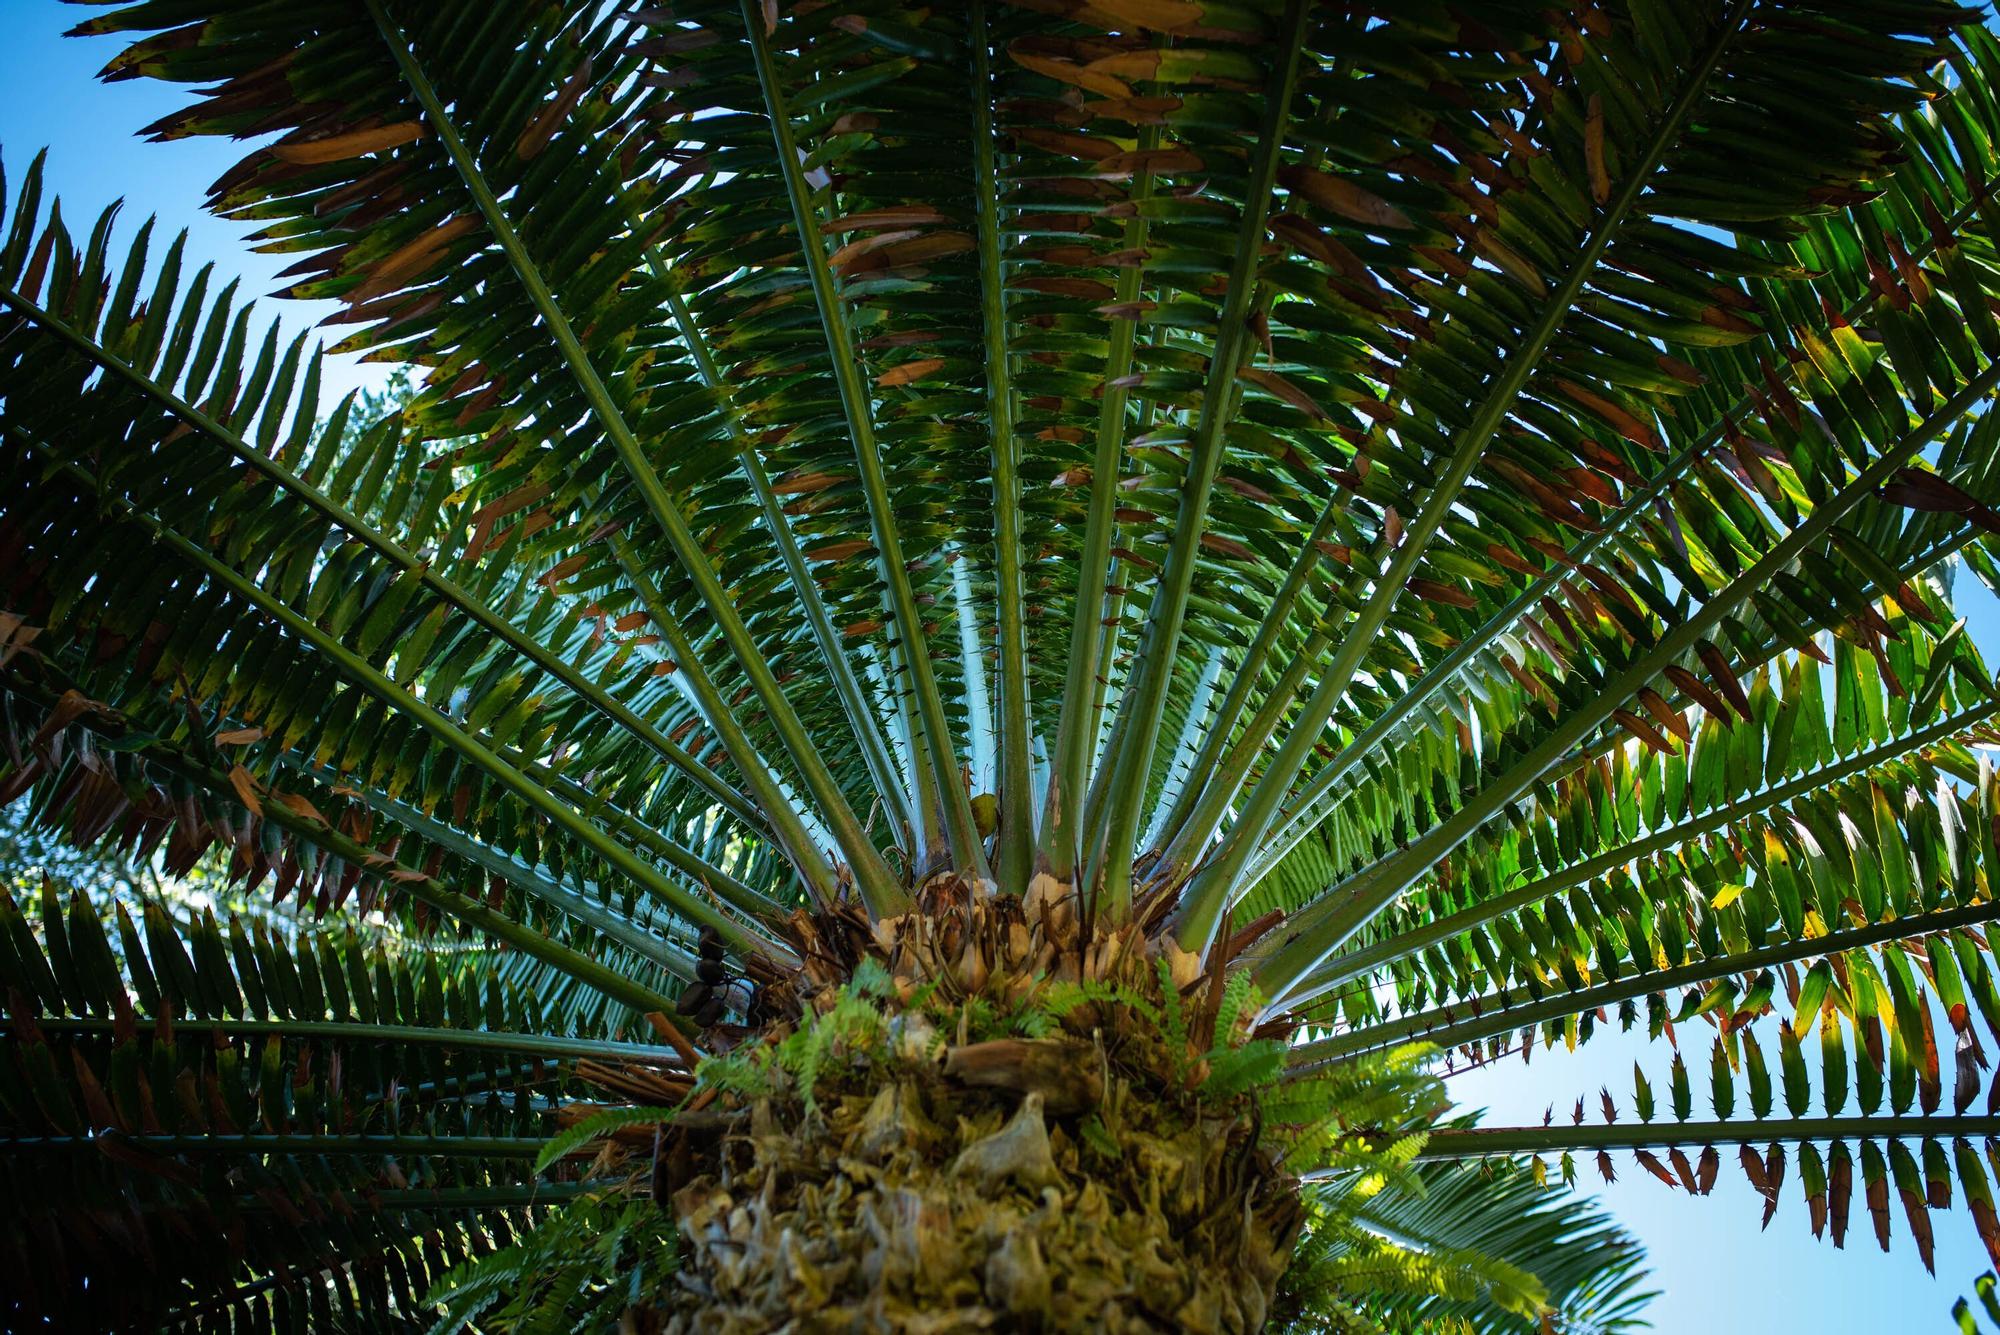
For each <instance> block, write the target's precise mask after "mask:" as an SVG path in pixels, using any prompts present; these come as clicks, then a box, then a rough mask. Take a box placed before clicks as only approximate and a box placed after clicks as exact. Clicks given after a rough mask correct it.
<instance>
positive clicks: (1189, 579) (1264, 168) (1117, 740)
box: [1089, 0, 1311, 922]
mask: <svg viewBox="0 0 2000 1335" xmlns="http://www.w3.org/2000/svg"><path fill="white" fill-rule="evenodd" d="M1310 10H1311V6H1309V5H1307V4H1305V3H1304V2H1303V0H1289V2H1288V3H1287V5H1286V7H1285V17H1284V20H1283V23H1282V26H1281V28H1280V31H1281V33H1282V34H1283V35H1282V36H1281V37H1280V38H1279V41H1280V42H1281V43H1282V46H1281V48H1280V50H1281V54H1280V55H1279V57H1278V59H1279V67H1278V68H1277V69H1276V70H1275V71H1273V74H1272V78H1271V80H1270V83H1269V84H1268V86H1267V87H1266V88H1265V90H1264V108H1265V110H1264V122H1263V125H1262V126H1261V127H1260V128H1259V131H1258V139H1257V148H1256V152H1255V155H1254V157H1253V159H1252V162H1251V166H1250V171H1249V173H1248V175H1247V177H1246V178H1245V179H1246V182H1247V183H1246V186H1245V194H1244V198H1243V205H1242V209H1243V212H1242V216H1241V217H1240V218H1239V219H1238V221H1237V229H1236V250H1235V254H1234V255H1233V256H1232V257H1231V259H1230V263H1229V277H1228V289H1227V295H1226V296H1225V297H1224V298H1223V304H1222V309H1221V311H1220V312H1219V314H1218V317H1217V321H1216V330H1215V340H1214V343H1213V345H1212V346H1211V348H1210V349H1209V354H1208V374H1207V376H1206V378H1205V381H1204V384H1203V387H1202V397H1201V410H1200V414H1199V416H1198V418H1197V421H1196V425H1195V430H1194V438H1193V440H1192V441H1191V442H1190V443H1189V446H1188V469H1187V476H1186V478H1185V479H1184V480H1183V482H1182V484H1181V493H1180V508H1179V513H1178V514H1177V515H1176V516H1175V519H1174V532H1173V537H1172V538H1171V539H1170V540H1169V541H1168V544H1167V554H1166V556H1165V557H1164V558H1162V561H1161V565H1160V572H1159V580H1158V583H1157V585H1156V587H1155V588H1154V590H1153V597H1152V603H1151V605H1150V606H1149V607H1148V608H1147V612H1146V628H1145V630H1144V631H1143V632H1142V633H1141V638H1140V642H1139V643H1140V648H1139V657H1138V661H1137V662H1136V663H1135V665H1134V667H1133V674H1134V675H1133V679H1132V680H1131V681H1130V682H1129V683H1127V685H1126V689H1125V690H1124V692H1123V693H1122V694H1121V696H1120V697H1119V701H1118V712H1117V717H1116V721H1115V723H1114V725H1113V728H1112V740H1111V747H1110V752H1111V775H1110V779H1109V782H1108V785H1107V786H1106V788H1105V790H1104V791H1105V794H1106V796H1105V800H1104V803H1103V816H1102V818H1101V820H1100V821H1098V822H1097V823H1096V824H1094V825H1093V826H1092V829H1093V831H1094V833H1093V835H1092V838H1093V840H1095V841H1096V842H1097V844H1098V847H1099V848H1100V849H1101V852H1099V853H1098V854H1097V855H1096V858H1095V862H1094V866H1093V868H1092V875H1091V881H1092V886H1093V889H1092V892H1091V894H1090V896H1089V901H1090V903H1091V905H1092V908H1093V910H1094V911H1095V912H1097V913H1100V914H1104V915H1108V917H1109V919H1110V920H1111V921H1114V922H1117V921H1122V920H1123V919H1124V918H1126V917H1127V916H1128V915H1129V914H1130V913H1131V910H1132V859H1133V857H1134V855H1135V854H1136V853H1137V851H1138V850H1137V848H1136V844H1137V842H1138V837H1139V818H1140V811H1141V809H1142V807H1143V805H1144V803H1145V800H1146V787H1147V783H1146V779H1147V775H1148V774H1150V773H1151V770H1152V762H1153V752H1154V748H1155V747H1156V746H1157V745H1158V742H1159V733H1160V722H1161V719H1162V717H1163V716H1164V715H1165V712H1166V707H1167V686H1168V683H1169V681H1170V680H1171V678H1172V675H1173V666H1174V659H1175V656H1176V653H1177V651H1178V650H1179V648H1180V638H1181V627H1182V623H1183V621H1184V620H1185V619H1186V616H1187V606H1188V595H1189V593H1190V591H1191V590H1192V589H1193V587H1194V572H1195V565H1196V562H1197V561H1198V560H1199V559H1200V548H1201V536H1202V532H1203V530H1204V529H1205V528H1206V527H1207V523H1208V504H1209V497H1210V492H1211V491H1212V490H1213V489H1214V486H1215V477H1216V473H1217V471H1218V470H1219V469H1220V467H1221V465H1222V453H1223V435H1224V428H1225V427H1226V426H1227V425H1228V422H1229V418H1230V415H1231V413H1232V412H1233V411H1234V408H1235V404H1236V399H1237V395H1238V393H1239V392H1240V391H1239V389H1238V385H1237V373H1238V372H1239V371H1240V370H1241V369H1242V366H1243V362H1244V358H1245V356H1246V354H1247V353H1248V351H1249V349H1250V346H1251V331H1250V314H1251V310H1252V307H1253V305H1254V299H1255V296H1256V287H1257V273H1258V264H1259V261H1260V259H1261V257H1262V253H1263V248H1264V233H1265V221H1266V220H1267V219H1268V218H1269V217H1270V212H1271V194H1272V191H1273V189H1274V188H1275V186H1276V184H1277V179H1278V162H1279V159H1280V158H1281V157H1282V156H1283V151H1284V141H1285V127H1286V124H1287V122H1289V121H1290V119H1291V115H1292V103H1293V100H1294V99H1295V98H1296V97H1297V95H1298V86H1299V59H1300V51H1301V49H1302V47H1303V44H1304V38H1305V29H1306V22H1307V18H1308V16H1309V12H1310ZM1093 481H1094V479H1093Z"/></svg>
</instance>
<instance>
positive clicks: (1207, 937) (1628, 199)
mask: <svg viewBox="0 0 2000 1335" xmlns="http://www.w3.org/2000/svg"><path fill="white" fill-rule="evenodd" d="M1755 2H1756V0H1734V3H1733V4H1731V6H1730V8H1729V11H1728V13H1727V14H1726V15H1725V16H1724V18H1723V21H1722V26H1721V28H1720V30H1719V31H1718V32H1717V33H1716V35H1715V38H1714V40H1712V41H1711V42H1710V43H1709V47H1708V50H1707V51H1706V52H1705V53H1704V54H1703V57H1702V60H1701V62H1700V63H1699V64H1698V65H1696V66H1695V67H1694V68H1693V69H1692V70H1690V71H1689V74H1688V79H1687V82H1686V83H1685V84H1684V85H1683V86H1682V88H1681V90H1680V92H1679V93H1678V94H1677V95H1676V96H1675V98H1674V100H1673V102H1672V103H1671V104H1670V105H1669V106H1668V108H1667V110H1666V113H1665V114H1664V115H1663V116H1662V117H1661V120H1660V124H1659V125H1658V126H1657V127H1655V129H1654V132H1653V136H1652V138H1651V140H1650V141H1649V142H1648V143H1647V145H1646V147H1645V148H1644V150H1642V151H1641V152H1640V153H1639V155H1638V156H1637V158H1636V159H1635V161H1634V162H1633V165H1632V169H1631V170H1630V171H1629V172H1627V173H1626V175H1625V177H1624V179H1623V180H1622V181H1621V182H1620V183H1619V187H1618V191H1617V193H1616V194H1615V195H1613V196H1612V197H1611V199H1610V201H1609V202H1608V203H1607V204H1606V205H1605V207H1604V212H1603V214H1602V215H1601V216H1600V217H1599V218H1598V219H1597V221H1596V223H1595V224H1594V225H1593V226H1592V227H1591V229H1590V235H1589V237H1588V238H1587V239H1586V240H1585V241H1584V244H1583V248H1582V249H1581V250H1580V251H1579V252H1578V253H1577V255H1576V258H1575V259H1574V260H1573V261H1572V262H1571V263H1570V266H1569V269H1568V271H1567V272H1566V273H1565V274H1564V275H1563V279H1562V282H1560V283H1559V284H1557V285H1556V287H1555V289H1554V290H1553V291H1551V292H1550V293H1549V295H1548V296H1547V297H1546V298H1545V299H1544V300H1543V302H1542V304H1541V308H1540V313H1539V314H1538V315H1537V317H1536V319H1535V321H1534V323H1533V324H1532V325H1531V326H1529V328H1528V330H1527V331H1526V333H1525V334H1524V335H1523V337H1522V338H1521V339H1520V341H1519V342H1518V344H1516V345H1515V346H1514V347H1513V348H1512V349H1511V351H1510V354H1509V356H1508V357H1507V361H1506V364H1505V366H1504V367H1503V368H1502V370H1501V372H1500V376H1499V379H1498V380H1496V381H1495V382H1494V384H1493V386H1492V387H1491V388H1490V389H1489V390H1488V391H1487V394H1486V397H1485V398H1484V399H1483V400H1482V401H1481V403H1480V405H1479V410H1478V411H1477V412H1476V413H1474V415H1473V418H1472V420H1471V421H1470V422H1469V423H1468V424H1467V425H1466V427H1465V430H1464V431H1463V432H1462V433H1461V434H1460V435H1459V436H1458V438H1457V441H1456V443H1455V444H1454V445H1453V447H1452V453H1451V457H1450V459H1449V460H1447V461H1446V463H1445V465H1444V467H1443V468H1441V469H1439V471H1438V480H1437V482H1436V484H1435V485H1434V486H1433V487H1432V488H1431V491H1430V494H1429V495H1428V496H1427V497H1426V498H1425V500H1424V504H1423V508H1422V509H1420V510H1419V511H1418V512H1417V517H1416V518H1415V519H1414V520H1412V521H1411V523H1410V525H1409V527H1408V528H1407V529H1406V530H1405V531H1404V533H1403V535H1402V539H1401V542H1400V545H1399V546H1398V547H1397V548H1396V550H1395V552H1394V554H1393V555H1391V556H1390V557H1389V562H1388V565H1387V566H1386V567H1385V568H1383V570H1382V572H1381V574H1380V575H1379V577H1378V578H1377V580H1376V583H1375V588H1374V591H1373V592H1372V593H1370V595H1369V597H1368V601H1367V603H1366V604H1364V605H1363V607H1362V609H1361V611H1360V613H1359V614H1357V615H1356V617H1355V619H1354V620H1353V622H1352V623H1350V624H1349V625H1348V626H1347V628H1346V630H1345V632H1344V636H1343V638H1342V639H1341V640H1340V642H1339V646H1338V647H1337V648H1336V649H1335V651H1334V654H1333V658H1332V659H1331V660H1330V661H1329V662H1328V663H1327V664H1326V665H1325V666H1324V667H1322V668H1321V670H1320V672H1319V680H1318V682H1317V684H1316V685H1315V686H1314V688H1313V693H1312V696H1311V697H1310V698H1309V699H1308V701H1307V703H1306V704H1305V706H1304V707H1303V708H1302V710H1301V711H1300V717H1299V718H1298V719H1297V720H1296V721H1295V722H1294V723H1293V725H1292V731H1291V732H1290V733H1289V734H1288V735H1287V737H1286V739H1285V742H1284V745H1283V746H1281V747H1280V748H1279V750H1278V753H1277V755H1276V756H1274V757H1273V758H1272V761H1271V764H1270V765H1269V766H1268V767H1267V768H1266V769H1265V771H1264V774H1263V777H1262V778H1261V779H1260V780H1259V781H1258V783H1257V785H1256V787H1255V788H1253V789H1252V790H1251V792H1250V795H1249V796H1248V798H1246V799H1245V800H1244V802H1243V805H1242V807H1241V809H1240V810H1239V811H1238V812H1237V816H1236V821H1235V823H1234V824H1233V825H1232V826H1231V827H1230V830H1229V833H1228V834H1226V835H1225V836H1224V837H1223V840H1222V843H1221V845H1220V847H1218V848H1217V849H1216V850H1215V852H1214V854H1213V855H1212V856H1211V857H1210V859H1209V860H1208V862H1207V864H1206V865H1205V866H1204V867H1203V868H1202V869H1201V870H1200V871H1198V872H1197V873H1196V874H1195V876H1194V878H1193V879H1192V880H1191V881H1189V882H1188V886H1187V890H1186V892H1185V893H1184V895H1183V897H1182V900H1181V906H1180V909H1179V914H1180V926H1179V936H1180V940H1181V944H1182V945H1183V946H1184V947H1186V948H1187V949H1190V950H1196V951H1205V950H1206V949H1207V948H1208V945H1209V942H1210V941H1211V940H1212V939H1213V938H1214V936H1215V931H1216V927H1217V925H1218V924H1219V923H1220V922H1221V920H1222V914H1223V912H1224V910H1225V909H1226V907H1227V906H1228V903H1229V900H1230V898H1231V896H1232V895H1233V894H1234V893H1235V891H1236V889H1237V887H1238V886H1239V885H1240V884H1241V879H1242V876H1243V872H1244V868H1245V867H1246V866H1247V865H1248V864H1249V861H1250V858H1251V855H1252V854H1254V853H1255V852H1256V851H1257V848H1258V846H1259V845H1260V844H1262V843H1263V840H1264V836H1265V833H1266V832H1267V831H1268V830H1269V829H1270V826H1271V823H1272V821H1273V820H1275V819H1276V817H1277V813H1278V808H1279V806H1280V805H1281V804H1282V803H1283V802H1284V799H1285V795H1286V794H1287V793H1288V792H1289V791H1290V789H1291V786H1292V781H1293V780H1294V779H1295V778H1296V777H1297V776H1298V774H1299V773H1300V772H1301V771H1302V770H1303V769H1304V768H1305V765H1306V762H1307V760H1308V759H1309V758H1310V757H1311V755H1312V752H1313V748H1314V747H1316V746H1318V745H1319V744H1320V741H1321V740H1322V737H1321V734H1322V733H1323V732H1324V731H1325V729H1326V724H1327V720H1329V719H1330V718H1332V717H1333V712H1334V710H1335V709H1337V708H1339V706H1340V702H1341V700H1342V699H1343V698H1344V697H1345V695H1346V693H1347V688H1348V686H1349V685H1350V684H1351V683H1352V682H1353V680H1354V673H1355V670H1356V669H1357V668H1359V667H1360V665H1361V660H1362V658H1363V657H1364V656H1365V655H1366V654H1367V652H1368V650H1369V648H1370V647H1371V645H1372V643H1373V641H1374V639H1375V637H1376V635H1378V634H1379V633H1380V632H1381V630H1382V626H1383V624H1384V623H1385V622H1386V621H1387V620H1388V618H1389V613H1390V611H1391V610H1392V609H1393V608H1394V606H1395V604H1396V601H1397V599H1399V598H1400V597H1402V595H1403V590H1404V586H1405V585H1406V584H1407V583H1408V581H1409V579H1410V577H1411V575H1412V574H1414V573H1415V571H1416V568H1417V563H1418V561H1419V560H1421V559H1422V557H1423V555H1424V553H1425V551H1426V550H1427V549H1428V547H1429V545H1430V540H1431V538H1432V537H1433V536H1435V535H1436V533H1437V531H1438V529H1439V528H1440V527H1441V526H1442V525H1443V524H1444V520H1445V516H1446V515H1447V514H1448V513H1449V512H1450V510H1451V507H1452V506H1453V505H1454V504H1455V503H1456V502H1457V500H1458V494H1459V491H1460V490H1461V489H1462V488H1463V487H1464V486H1465V483H1466V481H1467V479H1469V478H1470V477H1471V476H1472V471H1473V469H1474V468H1475V467H1476V466H1477V465H1478V463H1479V460H1480V458H1481V457H1482V456H1483V455H1484V454H1485V452H1486V447H1487V446H1488V444H1489V443H1491V441H1492V439H1493V435H1494V433H1495V432H1496V431H1498V430H1499V429H1500V425H1501V423H1502V422H1504V421H1505V420H1506V419H1507V415H1508V414H1509V413H1510V412H1512V411H1513V408H1514V404H1515V401H1516V400H1517V399H1518V398H1519V397H1520V394H1521V391H1522V390H1523V389H1525V388H1526V387H1527V383H1528V377H1529V376H1530V375H1531V374H1532V373H1533V372H1534V370H1535V368H1536V366H1538V365H1539V364H1540V362H1541V358H1542V354H1543V353H1544V352H1545V351H1547V349H1548V346H1549V343H1550V341H1551V340H1552V339H1554V337H1555V335H1556V332H1557V330H1559V329H1560V328H1561V327H1562V323H1563V321H1564V320H1565V319H1566V318H1568V316H1569V313H1570V308H1571V307H1572V306H1574V305H1575V304H1576V300H1577V297H1578V295H1579V294H1580V293H1581V292H1582V291H1583V286H1584V284H1585V283H1586V282H1588V281H1589V279H1590V276H1591V275H1592V274H1593V273H1595V272H1596V270H1597V264H1598V261H1599V260H1600V259H1602V258H1603V255H1604V252H1605V249H1606V248H1607V247H1608V246H1609V245H1610V244H1611V240H1612V238H1613V237H1614V236H1615V235H1616V234H1617V232H1618V230H1619V228H1620V227H1621V226H1622V225H1623V224H1624V222H1625V220H1626V219H1627V218H1628V217H1629V216H1630V215H1631V213H1632V211H1633V210H1634V209H1635V208H1636V207H1637V206H1638V203H1639V200H1640V198H1641V197H1642V196H1643V195H1644V193H1645V190H1646V185H1647V183H1648V182H1649V181H1651V180H1652V179H1653V175H1654V173H1655V172H1656V171H1658V169H1659V166H1660V164H1661V162H1662V161H1664V160H1665V158H1666V156H1667V154H1668V153H1669V152H1670V151H1671V150H1672V149H1673V147H1674V145H1675V144H1677V143H1678V142H1679V141H1680V137H1681V131H1682V129H1683V127H1684V126H1685V125H1686V123H1687V120H1688V117H1689V116H1690V115H1691V114H1692V113H1693V111H1694V108H1695V107H1696V106H1697V105H1698V104H1699V103H1700V102H1701V100H1702V98H1703V96H1704V95H1705V94H1706V92H1707V89H1708V85H1709V81H1710V79H1711V78H1712V77H1713V76H1714V74H1715V71H1716V69H1717V68H1718V67H1719V66H1720V65H1721V63H1722V58H1723V56H1724V54H1725V53H1726V52H1727V51H1728V50H1729V47H1730V45H1731V44H1732V43H1733V42H1734V41H1735V40H1736V38H1737V35H1738V34H1739V33H1740V32H1741V31H1742V29H1743V24H1744V21H1745V20H1746V19H1747V18H1748V17H1749V14H1750V11H1751V9H1752V8H1753V7H1754V6H1755ZM1227 797H1228V795H1222V797H1221V799H1220V802H1226V801H1227ZM1220 802H1215V803H1213V805H1214V806H1215V810H1214V816H1215V818H1217V819H1219V818H1220ZM1209 805H1210V804H1208V803H1205V804H1204V808H1205V807H1207V806H1209ZM1203 814H1204V812H1203V809H1200V808H1198V809H1197V813H1196V819H1197V820H1200V819H1201V818H1202V816H1203Z"/></svg>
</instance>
